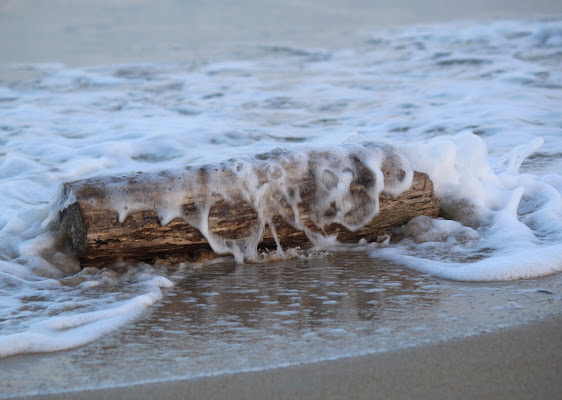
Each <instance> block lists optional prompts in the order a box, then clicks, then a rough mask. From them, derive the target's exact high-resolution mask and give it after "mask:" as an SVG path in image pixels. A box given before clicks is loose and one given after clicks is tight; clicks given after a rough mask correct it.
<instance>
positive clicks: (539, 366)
mask: <svg viewBox="0 0 562 400" xmlns="http://www.w3.org/2000/svg"><path fill="white" fill-rule="evenodd" d="M561 332H562V314H558V315H554V316H550V317H546V318H544V319H541V320H539V321H536V322H531V323H528V324H524V325H519V326H513V327H507V328H501V329H499V330H498V331H494V332H490V333H482V334H478V335H473V336H468V337H465V338H457V339H451V340H447V341H444V342H439V343H436V344H429V345H421V346H415V347H410V348H405V349H398V350H392V351H389V352H383V353H375V354H369V355H363V356H357V357H348V358H341V359H336V360H329V361H321V362H318V363H311V364H303V365H296V366H288V367H278V368H272V369H266V370H260V371H253V372H237V373H232V374H224V375H216V376H210V377H203V378H192V379H179V380H171V381H163V382H156V383H142V384H135V385H130V386H122V387H111V388H103V389H94V390H83V391H73V392H63V393H53V394H43V395H34V396H23V397H12V398H20V399H143V398H146V399H149V398H155V397H156V396H157V397H158V398H160V399H176V398H178V399H179V398H206V399H210V398H212V399H238V398H240V399H242V398H275V399H284V398H287V399H289V398H307V399H338V398H357V399H361V398H365V399H366V398H373V397H377V398H417V399H434V398H451V397H452V396H454V397H455V398H476V397H478V398H482V397H483V396H485V397H487V398H504V397H505V398H507V397H509V398H510V399H517V398H557V397H559V396H560V395H561V394H562V352H560V349H561V348H562V334H561Z"/></svg>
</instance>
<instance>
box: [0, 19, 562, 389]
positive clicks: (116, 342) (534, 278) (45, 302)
mask: <svg viewBox="0 0 562 400" xmlns="http://www.w3.org/2000/svg"><path fill="white" fill-rule="evenodd" d="M561 65H562V19H561V18H560V17H553V18H549V19H533V20H528V19H521V20H496V21H494V20H492V21H470V22H455V23H449V24H447V23H444V24H436V25H428V26H415V27H403V28H392V29H390V28H389V29H385V30H373V31H372V32H370V33H369V34H367V35H365V37H364V39H363V40H362V41H361V42H360V44H359V45H357V47H353V48H337V49H333V48H329V49H318V48H301V47H295V46H293V47H289V46H259V47H256V48H254V49H253V50H252V51H248V50H247V49H246V51H245V53H244V57H232V58H231V59H224V60H215V61H213V62H203V61H201V62H194V63H191V64H169V63H168V64H165V63H163V64H158V63H144V64H119V65H115V64H111V65H99V66H94V67H81V68H70V67H67V66H65V65H63V64H33V65H18V66H14V67H13V68H14V75H18V74H19V75H21V76H22V77H23V78H19V79H10V80H5V81H4V82H0V188H1V189H0V200H1V201H0V209H1V212H0V357H4V358H2V359H0V363H3V364H4V366H6V368H3V369H2V370H1V372H0V382H2V383H0V388H2V389H4V390H0V397H1V396H2V393H12V394H13V393H17V394H31V393H37V392H46V391H47V392H48V391H57V390H72V389H76V388H87V387H99V386H104V385H105V386H114V385H121V384H131V383H135V382H141V381H150V380H163V379H177V378H183V377H195V376H205V375H212V374H218V373H227V372H234V371H242V370H255V369H261V368H269V367H274V366H280V365H290V364H295V363H302V362H312V361H319V360H325V359H333V358H338V357H344V356H349V355H359V354H367V353H373V352H377V351H386V350H389V349H394V348H400V347H406V346H413V345H417V344H423V343H429V342H434V341H438V340H443V339H448V338H452V337H459V336H464V335H469V334H476V333H480V332H487V331H492V330H495V329H498V328H500V327H504V326H510V325H515V324H521V323H525V322H530V321H534V320H537V319H540V318H542V317H545V316H548V315H551V314H558V313H560V312H561V310H562V274H561V272H562V197H561V196H562V90H561V89H562V67H561ZM364 140H366V141H370V142H382V143H388V144H392V145H393V146H396V148H397V149H398V151H400V153H401V154H403V156H404V157H405V159H406V160H407V161H406V162H407V163H408V164H409V166H408V168H409V167H411V168H413V169H414V170H418V171H423V172H427V173H428V174H429V175H430V177H431V178H432V180H433V181H434V183H435V190H436V193H437V195H438V196H439V198H440V199H441V202H442V207H443V212H444V213H445V214H446V216H447V218H448V219H447V220H445V219H438V220H429V219H424V218H417V219H414V220H413V221H412V222H410V223H409V224H408V225H407V226H405V227H404V228H403V230H404V233H405V235H406V238H405V239H404V240H402V241H400V242H398V243H391V244H386V245H383V246H380V245H377V246H375V245H371V244H364V243H359V244H357V245H352V246H339V245H338V244H337V243H334V242H331V244H329V245H326V244H325V243H324V244H323V245H322V243H318V246H317V247H316V248H314V249H312V250H309V251H306V252H302V253H301V254H300V257H297V258H296V259H290V260H285V261H278V262H274V263H266V264H245V263H244V259H245V258H244V257H245V254H240V253H235V254H233V256H225V257H223V258H219V259H217V260H214V261H213V262H209V263H207V264H197V263H192V264H190V263H181V264H179V265H174V266H163V265H148V264H137V265H126V264H122V265H119V266H118V268H116V269H115V270H110V269H96V268H86V269H80V266H79V265H78V263H77V262H76V260H74V259H72V257H70V256H69V255H67V254H64V253H61V252H58V251H57V250H56V248H55V247H54V242H55V238H54V237H53V234H52V233H51V232H50V230H49V229H50V225H49V223H50V221H52V220H53V218H56V215H57V214H56V213H57V209H56V207H54V204H55V202H54V201H53V198H54V197H55V196H56V194H57V191H58V188H59V185H60V184H61V183H63V182H66V181H72V180H77V179H82V178H88V177H94V176H99V175H112V174H116V175H121V174H123V173H128V172H131V171H156V170H162V169H172V168H179V167H183V166H185V165H188V164H194V163H195V164H201V163H216V162H220V161H222V160H225V159H229V158H232V157H238V158H239V159H246V158H247V157H251V156H252V155H255V154H258V153H263V152H268V151H271V150H273V149H274V148H284V149H287V151H292V152H296V154H301V153H299V152H302V151H310V149H317V148H326V147H329V148H332V149H334V151H336V152H337V151H340V150H341V149H342V143H347V144H346V145H344V147H345V146H355V145H357V143H360V142H362V141H364ZM330 146H331V147H330ZM302 149H305V150H302ZM372 168H373V170H375V169H376V168H377V166H373V167H372ZM342 171H343V170H342ZM338 174H339V176H337V179H339V181H342V182H343V181H345V179H344V177H343V174H344V172H339V173H338ZM387 187H388V182H387ZM378 190H379V192H380V190H384V188H383V187H382V186H381V187H379V188H378ZM120 200H121V203H123V201H125V203H126V199H125V200H123V199H120ZM125 203H123V204H125ZM287 250H288V249H285V251H287ZM234 256H236V260H235V257H234ZM236 261H238V262H236ZM61 350H67V351H62V352H57V351H61ZM27 353H42V354H41V356H40V361H41V362H37V363H35V362H33V361H32V360H33V357H36V356H32V355H26V354H27ZM140 360H151V363H150V364H148V363H146V362H144V363H140V362H139V361H140ZM170 360H173V361H174V368H169V362H170ZM148 365H150V367H149V366H148ZM167 366H168V367H167ZM45 371H49V373H48V374H46V373H45ZM93 371H95V372H96V377H97V378H96V381H92V380H91V375H92V372H93ZM30 374H31V375H32V376H34V377H35V378H34V379H33V381H32V382H30V381H29V380H28V379H27V378H26V377H27V376H28V375H30Z"/></svg>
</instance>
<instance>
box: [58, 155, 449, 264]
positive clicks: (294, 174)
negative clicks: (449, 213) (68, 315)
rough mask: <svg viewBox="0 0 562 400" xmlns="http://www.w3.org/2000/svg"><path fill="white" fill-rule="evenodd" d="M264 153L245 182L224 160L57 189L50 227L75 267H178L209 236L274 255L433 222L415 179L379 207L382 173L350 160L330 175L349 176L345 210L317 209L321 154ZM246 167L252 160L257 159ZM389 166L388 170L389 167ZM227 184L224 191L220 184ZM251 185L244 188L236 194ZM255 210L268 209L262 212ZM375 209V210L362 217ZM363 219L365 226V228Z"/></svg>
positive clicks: (430, 204) (429, 192)
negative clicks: (328, 239) (304, 158)
mask: <svg viewBox="0 0 562 400" xmlns="http://www.w3.org/2000/svg"><path fill="white" fill-rule="evenodd" d="M271 154H273V153H268V154H266V156H264V158H263V160H265V161H263V162H262V161H258V164H252V165H251V171H252V174H253V175H244V171H242V172H241V173H238V172H236V171H239V170H242V169H243V168H246V167H245V166H242V167H241V165H242V164H240V163H239V162H238V161H236V160H230V161H231V162H230V164H228V165H226V164H225V163H226V162H225V163H223V164H218V165H215V166H211V167H197V168H195V167H186V169H185V170H183V171H184V172H183V173H181V172H180V173H178V172H177V171H176V172H160V173H152V174H147V173H144V174H143V173H141V172H138V173H136V174H133V175H126V176H121V177H106V178H92V179H86V180H81V181H76V182H70V183H65V184H63V186H62V193H61V204H63V206H62V207H61V211H60V224H59V228H58V229H59V237H60V239H61V242H63V243H64V245H65V246H66V249H67V250H66V251H68V252H70V253H72V254H74V256H76V257H77V258H78V260H79V261H80V263H81V265H82V266H90V265H91V266H100V265H104V264H107V263H111V262H112V261H114V260H122V261H127V262H129V261H153V260H154V259H158V260H159V261H168V262H180V261H193V260H196V259H198V258H200V257H201V255H202V254H207V253H209V252H210V251H211V246H210V244H209V241H208V239H209V238H211V239H212V241H213V242H214V246H213V247H214V248H215V250H216V248H217V244H216V243H219V242H220V243H222V245H223V248H224V246H226V247H227V248H228V247H236V246H238V247H239V248H240V247H243V246H250V247H251V246H254V247H257V246H258V245H259V247H260V248H269V249H275V247H276V246H277V245H278V244H279V243H280V245H281V246H283V247H284V248H287V247H295V246H300V247H303V248H304V247H307V246H310V245H311V242H310V238H311V237H313V236H314V235H317V234H318V235H324V236H325V235H337V239H338V240H339V241H340V242H357V241H359V240H360V239H361V238H364V239H366V240H367V241H374V240H376V239H377V237H378V236H380V235H382V234H385V233H390V232H391V230H392V228H394V227H399V226H401V225H403V224H405V223H406V222H408V221H409V220H410V219H411V218H413V217H415V216H418V215H427V216H431V217H436V216H437V215H438V213H439V200H438V199H437V197H435V196H434V193H433V183H432V182H431V180H430V179H429V177H428V176H427V175H426V174H423V173H419V172H415V173H414V174H413V180H412V184H411V186H410V188H409V189H408V190H406V191H405V192H403V193H402V194H400V195H399V196H398V197H396V198H392V197H390V196H386V195H385V194H382V195H381V196H380V201H379V199H378V196H379V193H380V190H379V191H375V192H376V196H377V197H376V198H375V199H373V197H372V193H373V188H374V187H375V186H376V181H377V179H378V180H381V178H382V176H383V173H385V174H386V175H387V176H388V175H389V171H388V168H387V169H386V172H383V173H381V171H380V170H379V172H378V174H379V175H376V173H374V172H373V170H372V169H369V168H367V167H365V165H364V164H363V163H362V161H361V160H359V158H357V157H355V156H353V155H351V156H346V157H348V158H349V159H350V160H351V161H350V162H351V163H352V164H349V165H352V167H353V168H355V169H354V170H353V171H351V172H350V168H349V167H346V168H344V169H342V170H339V172H338V171H336V172H337V173H340V174H341V175H342V176H343V175H345V174H348V175H349V176H353V178H349V179H352V180H351V182H349V181H348V182H347V183H346V184H347V185H348V186H347V192H346V194H345V196H348V197H347V198H344V199H343V200H345V201H347V203H350V202H351V204H353V207H354V209H353V210H351V211H349V210H348V211H345V210H344V212H342V207H343V208H345V206H341V205H340V206H336V204H335V202H331V203H330V201H332V200H329V201H328V202H325V203H327V204H328V205H324V206H323V207H324V208H322V207H320V206H319V205H318V204H319V203H318V200H317V198H318V197H322V196H324V197H327V198H329V196H330V195H331V194H330V193H331V192H330V190H340V189H337V188H336V187H335V186H336V183H337V182H339V181H340V180H341V179H342V178H337V177H336V176H335V174H333V173H332V172H330V169H329V166H328V167H326V165H328V164H326V163H324V164H321V165H320V164H319V163H320V161H318V160H324V159H325V156H326V155H325V154H324V153H314V154H312V153H311V154H308V160H309V161H308V165H306V164H305V166H304V167H302V165H301V166H300V167H299V168H300V169H298V168H296V167H295V166H294V165H293V161H294V157H293V158H291V157H289V156H286V155H285V154H280V153H279V154H275V160H276V162H277V161H279V159H284V162H281V163H278V164H275V163H273V164H272V163H271V160H272V158H270V157H271ZM283 157H284V158H283ZM315 157H316V158H315ZM256 159H257V160H262V158H260V157H259V156H256V158H255V159H254V160H256ZM346 160H347V158H346ZM390 161H393V162H394V163H391V164H392V167H393V168H394V167H396V160H390ZM390 161H389V162H390ZM259 162H262V163H261V164H259ZM272 165H273V168H272ZM278 167H279V168H282V169H283V171H284V172H283V178H282V179H283V183H282V185H281V184H278V185H277V186H279V187H280V186H283V188H284V189H283V190H284V191H283V190H282V189H279V187H277V186H276V185H275V184H274V183H275V182H274V181H275V180H277V181H280V179H281V178H280V176H281V169H279V168H278ZM383 167H384V163H383ZM326 168H327V169H326ZM382 170H383V171H384V170H385V169H384V168H382ZM233 171H234V172H233ZM326 171H328V172H326ZM342 171H343V172H342ZM399 172H400V173H399V174H398V179H399V180H400V181H402V180H403V179H404V175H405V172H404V171H403V170H399ZM409 174H410V175H409V176H410V178H411V173H409ZM235 175H236V176H238V175H240V176H242V177H247V176H252V177H253V178H252V179H254V180H255V181H256V182H253V183H252V182H242V183H241V182H240V177H238V179H239V180H238V181H236V182H235ZM319 176H321V177H319ZM217 177H218V178H217ZM386 179H387V178H385V180H386ZM388 179H392V176H390V177H389V178H388ZM230 180H232V185H229V184H228V183H229V181H230ZM213 182H214V183H213ZM216 182H221V185H217V184H216ZM252 184H253V185H254V186H252V188H253V189H251V190H250V189H248V188H247V187H245V186H248V185H252ZM268 185H269V186H268ZM326 185H327V186H326ZM219 186H220V187H219ZM229 186H232V188H229ZM266 186H268V187H269V189H268V190H269V192H266V194H265V195H264V194H263V193H264V192H263V190H262V189H260V188H264V187H266ZM288 186H290V187H288ZM326 187H328V188H326ZM256 188H257V189H256ZM260 190H262V194H261V195H260V196H261V197H260V198H259V204H256V202H257V200H256V199H255V198H253V197H252V196H249V195H248V193H250V192H252V191H253V192H252V193H254V192H259V191H260ZM282 191H283V193H281V192H282ZM340 191H341V190H340ZM295 192H296V193H295ZM383 193H384V192H383ZM369 196H370V197H369ZM345 201H344V203H345ZM264 203H266V204H265V205H264ZM347 203H346V204H347ZM372 203H376V204H375V206H373V204H372ZM342 204H343V203H342ZM260 207H262V208H263V207H268V208H267V209H268V214H267V215H266V214H264V212H263V211H260ZM338 207H339V208H338ZM376 208H380V212H379V213H378V214H377V215H376V216H374V218H372V216H373V215H375V214H376ZM336 213H338V214H339V215H342V213H343V214H345V216H344V217H341V218H340V219H339V220H337V219H334V218H331V219H330V218H329V217H330V216H331V215H332V214H334V215H335V214H336ZM369 213H371V214H369ZM365 216H368V218H369V219H367V220H366V221H364V218H365ZM358 218H359V219H358ZM360 218H363V221H364V222H365V223H361V226H360V227H359V229H356V228H355V225H356V220H360ZM319 219H322V220H323V221H324V222H325V221H329V222H330V221H336V220H337V221H340V220H341V222H343V225H346V222H347V226H348V228H350V225H351V228H350V229H348V228H345V227H344V226H342V224H338V223H332V222H330V223H326V224H323V226H322V224H319V222H318V221H319ZM369 220H370V222H368V221H369ZM201 231H203V233H205V232H206V234H205V235H204V234H203V233H202V232H201ZM206 237H207V238H206ZM211 245H213V243H211ZM227 252H228V251H227Z"/></svg>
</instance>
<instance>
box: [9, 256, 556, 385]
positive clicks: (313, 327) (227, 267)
mask: <svg viewBox="0 0 562 400" xmlns="http://www.w3.org/2000/svg"><path fill="white" fill-rule="evenodd" d="M170 272H171V274H172V275H176V276H177V275H180V276H178V277H177V279H178V281H177V284H176V286H174V287H173V288H170V289H166V291H165V295H164V298H163V299H162V301H160V302H159V303H158V304H157V305H156V306H154V307H152V308H151V309H150V310H148V311H147V312H146V313H145V314H144V315H143V317H142V319H140V320H139V321H137V322H135V323H132V324H129V325H127V326H126V327H124V328H123V329H121V330H119V331H118V332H116V333H114V334H111V335H108V336H106V337H104V338H102V339H100V340H98V341H96V342H94V343H91V344H88V345H86V346H83V347H80V348H77V349H75V350H71V351H64V352H57V353H45V354H41V355H40V356H33V355H29V356H18V357H10V358H7V359H4V360H3V361H2V364H3V367H4V368H3V369H2V370H1V371H2V372H0V377H1V378H2V380H1V381H2V382H3V384H2V385H3V386H4V389H5V392H6V393H14V394H31V393H36V392H57V391H67V390H76V389H80V390H82V389H86V388H96V387H111V386H115V385H127V384H132V383H139V382H154V381H162V380H173V379H181V378H185V377H199V376H209V375H215V374H221V373H228V372H235V371H250V370H259V369H262V368H270V367H272V366H283V365H292V364H293V365H294V364H299V363H307V362H312V361H320V360H329V359H334V358H339V357H345V356H353V355H361V354H369V353H374V352H381V351H388V350H391V349H395V348H403V347H408V346H416V345H420V344H426V343H435V342H437V341H440V340H446V339H449V338H454V337H459V336H465V335H472V334H478V333H482V332H490V331H494V330H496V329H498V328H500V327H504V326H512V325H516V324H520V323H525V322H530V321H536V320H540V319H541V318H543V317H545V316H548V315H552V314H557V313H559V312H560V308H561V306H562V290H561V288H562V277H561V275H551V276H548V277H543V278H540V279H532V280H519V281H514V282H490V283H471V284H466V283H455V282H451V281H445V280H441V279H436V278H434V277H432V276H428V275H425V274H420V273H418V272H416V271H413V270H411V269H408V268H404V267H400V266H395V265H389V264H388V263H387V262H379V261H375V262H373V260H372V259H371V258H369V257H367V256H365V255H364V254H361V253H357V252H351V253H347V252H345V253H338V254H329V255H328V254H327V255H324V256H320V255H317V256H316V257H314V258H311V259H308V260H291V261H283V262H277V263H270V264H265V265H255V264H246V265H240V264H236V263H234V262H221V263H218V264H215V265H207V266H204V267H196V268H193V267H190V268H187V269H184V270H181V271H175V272H172V271H170ZM8 377H9V379H8ZM29 377H33V379H32V380H30V379H29Z"/></svg>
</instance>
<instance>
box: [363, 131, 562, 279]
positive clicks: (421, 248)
mask: <svg viewBox="0 0 562 400" xmlns="http://www.w3.org/2000/svg"><path fill="white" fill-rule="evenodd" d="M540 144H542V140H541V139H537V140H533V141H531V142H530V143H529V144H528V145H525V146H519V147H518V148H517V151H512V152H511V153H510V154H509V155H508V157H507V159H508V160H509V161H508V163H507V169H506V164H505V163H503V162H502V163H499V164H498V167H497V168H498V170H499V171H501V172H498V173H495V172H493V170H492V168H491V167H490V165H489V159H488V157H487V148H486V144H485V142H484V141H483V140H482V139H481V138H479V137H478V136H476V135H474V134H472V133H469V132H461V133H459V134H457V135H455V136H451V137H442V138H437V139H435V140H432V141H430V142H429V143H428V144H420V143H414V144H409V145H406V146H404V147H403V149H404V151H405V153H406V155H407V156H408V157H409V159H410V162H411V163H412V164H413V165H414V168H417V169H419V170H421V171H424V172H427V173H428V174H429V176H430V178H432V180H433V182H434V184H435V191H436V193H437V194H438V195H439V197H440V200H441V203H442V209H441V214H442V215H446V216H447V218H450V219H452V220H450V221H446V220H442V219H436V220H431V219H429V218H427V217H416V218H414V219H413V220H411V221H410V222H409V223H408V224H407V225H406V227H405V234H406V236H407V237H409V238H411V239H412V241H413V242H415V243H417V244H418V245H412V243H411V242H408V241H405V242H404V243H401V244H398V245H395V246H391V247H390V248H384V249H380V250H377V251H376V252H373V256H374V257H381V256H382V257H385V258H390V259H392V260H394V261H397V262H400V263H404V264H407V265H410V266H411V267H413V268H416V269H420V270H422V271H424V272H429V273H433V274H436V275H439V276H442V277H445V278H449V279H455V280H476V281H487V280H509V279H520V278H530V277H533V276H541V275H547V274H551V273H553V272H557V271H561V270H562V261H561V260H562V246H561V245H560V241H561V240H562V199H561V196H560V192H559V191H558V190H557V189H556V187H554V186H552V185H550V184H549V183H547V182H552V183H556V182H558V178H556V177H554V176H552V177H551V178H548V179H544V178H542V179H541V178H539V177H537V176H533V175H530V174H523V175H520V174H518V173H517V169H518V168H519V166H520V165H521V163H522V162H523V160H524V159H525V158H526V157H528V156H529V155H531V154H532V152H533V151H536V150H537V149H538V148H539V145H540ZM443 152H446V153H445V154H443ZM420 153H421V154H420ZM433 155H436V156H437V160H436V162H432V161H431V158H432V156H433ZM453 220H456V221H453ZM470 227H472V228H474V229H471V228H470ZM475 229H477V230H475Z"/></svg>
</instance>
